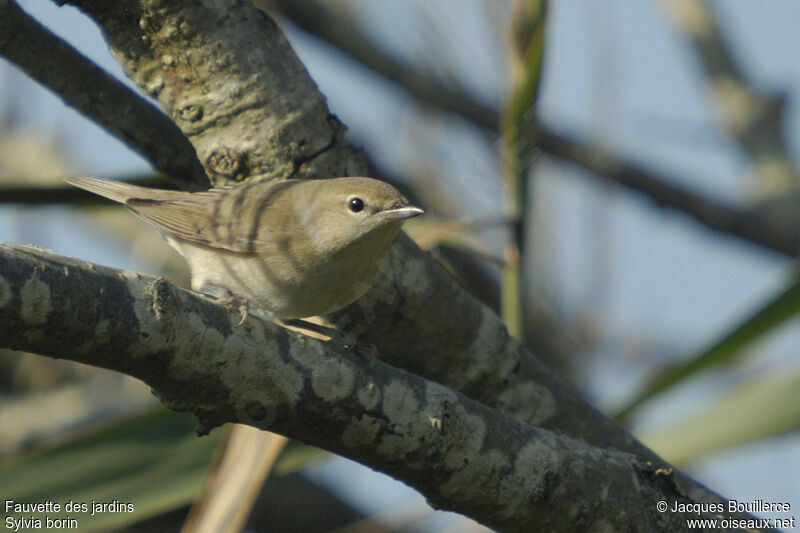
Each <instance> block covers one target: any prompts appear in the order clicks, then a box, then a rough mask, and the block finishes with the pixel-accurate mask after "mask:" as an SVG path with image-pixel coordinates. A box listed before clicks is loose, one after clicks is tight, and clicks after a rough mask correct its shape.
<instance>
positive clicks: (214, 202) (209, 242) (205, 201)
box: [125, 189, 256, 252]
mask: <svg viewBox="0 0 800 533" xmlns="http://www.w3.org/2000/svg"><path fill="white" fill-rule="evenodd" d="M226 192H227V191H226V190H225V189H211V190H208V191H203V192H198V193H193V194H191V195H189V194H186V195H183V196H182V197H180V198H176V199H172V200H151V199H145V198H131V199H129V200H127V201H126V202H125V205H126V206H127V207H128V208H129V209H130V210H131V211H133V212H134V213H136V214H137V215H138V216H139V217H141V218H142V219H144V220H145V221H147V222H149V223H150V224H152V225H154V226H155V227H157V228H158V229H160V230H161V231H164V232H166V233H169V234H170V235H173V236H175V237H177V238H179V239H182V240H184V241H189V242H192V243H195V244H202V245H204V246H210V247H212V248H221V249H223V250H229V251H232V252H254V251H256V250H254V249H253V246H252V245H248V243H249V242H250V240H249V239H248V238H247V234H246V232H245V229H244V228H243V227H242V226H243V221H242V220H241V218H239V217H238V216H237V214H236V213H234V212H231V210H230V205H229V204H230V202H226V201H225V200H226V199H225V198H224V197H223V195H225V194H226Z"/></svg>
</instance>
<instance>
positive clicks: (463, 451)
mask: <svg viewBox="0 0 800 533" xmlns="http://www.w3.org/2000/svg"><path fill="white" fill-rule="evenodd" d="M442 428H443V430H444V431H445V432H446V434H447V436H448V439H450V441H451V442H453V444H454V446H453V447H452V448H451V449H450V451H449V452H448V453H447V457H446V458H445V465H446V466H447V467H448V468H450V469H454V470H456V469H459V468H462V467H463V466H464V465H465V464H466V463H468V462H471V461H472V458H473V457H477V456H478V455H479V453H480V450H481V449H482V448H483V446H484V440H485V439H486V424H485V423H484V421H483V419H482V418H481V417H479V416H476V415H472V414H469V413H468V412H466V410H464V409H463V407H461V406H458V407H457V408H456V409H455V410H454V413H453V415H451V416H450V417H446V418H444V420H443V422H442Z"/></svg>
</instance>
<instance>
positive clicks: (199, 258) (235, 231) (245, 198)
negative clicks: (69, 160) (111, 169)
mask: <svg viewBox="0 0 800 533" xmlns="http://www.w3.org/2000/svg"><path fill="white" fill-rule="evenodd" d="M67 181H68V183H70V184H72V185H75V186H77V187H80V188H82V189H86V190H88V191H90V192H93V193H95V194H98V195H100V196H104V197H106V198H109V199H111V200H114V201H116V202H119V203H122V204H124V205H125V206H126V207H127V208H128V209H130V210H131V211H133V213H135V214H136V215H137V216H139V217H140V218H142V219H144V220H145V221H147V222H148V223H149V224H151V225H153V226H155V227H156V228H157V229H158V230H159V231H161V233H162V234H163V235H164V237H165V238H166V240H167V242H169V244H170V245H171V246H172V247H173V248H175V250H177V251H178V253H180V254H181V255H182V256H183V257H184V258H185V259H186V261H187V263H188V265H189V268H190V270H191V280H192V282H191V285H192V289H193V290H195V291H197V292H201V293H205V294H208V295H211V296H213V297H215V298H218V299H223V300H227V301H231V300H232V299H239V300H244V301H246V302H247V304H248V305H249V306H251V307H254V308H256V309H260V310H262V311H266V312H267V313H269V314H271V315H274V316H275V317H277V318H282V319H292V318H302V317H309V316H313V315H321V314H326V313H331V312H333V311H336V310H338V309H341V308H342V307H345V306H346V305H348V304H350V303H352V302H353V301H355V300H356V299H357V298H358V297H359V296H361V295H362V294H363V293H364V292H366V290H367V289H368V288H369V287H370V285H371V284H372V282H373V281H374V279H375V276H376V275H377V273H378V271H379V269H380V266H381V263H382V262H383V260H384V259H385V256H386V252H387V250H388V248H389V245H390V244H391V242H392V240H393V239H394V238H395V236H396V235H397V232H398V231H399V230H400V226H401V225H402V223H403V221H404V220H405V219H407V218H411V217H414V216H417V215H420V214H422V212H423V211H422V209H420V208H418V207H415V206H413V205H411V204H410V203H409V202H408V200H406V199H405V198H404V197H403V196H402V194H400V193H399V192H398V191H397V190H396V189H395V188H394V187H392V186H391V185H389V184H387V183H384V182H381V181H379V180H375V179H371V178H355V177H353V178H351V177H348V178H333V179H322V180H299V179H298V180H287V181H270V182H254V183H250V184H245V185H241V186H238V187H229V188H219V189H209V190H207V191H203V192H197V193H188V192H179V191H167V190H161V189H151V188H145V187H138V186H135V185H130V184H127V183H122V182H118V181H110V180H102V179H96V178H70V179H68V180H67Z"/></svg>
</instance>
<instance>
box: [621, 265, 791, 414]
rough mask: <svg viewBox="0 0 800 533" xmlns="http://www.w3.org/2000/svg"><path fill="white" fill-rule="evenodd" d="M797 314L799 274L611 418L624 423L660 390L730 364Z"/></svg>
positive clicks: (658, 378) (660, 377)
mask: <svg viewBox="0 0 800 533" xmlns="http://www.w3.org/2000/svg"><path fill="white" fill-rule="evenodd" d="M798 312H800V273H797V272H796V273H795V274H794V277H793V279H792V281H791V282H790V283H789V285H788V286H787V287H786V288H784V289H783V290H782V291H781V292H780V293H778V294H777V295H775V296H774V297H772V298H770V300H769V301H767V302H766V303H765V304H764V305H763V306H761V308H759V309H758V311H756V312H755V313H753V314H752V315H750V316H749V317H747V318H746V319H745V320H743V321H742V322H741V323H739V324H738V325H737V326H736V327H735V328H733V330H731V331H730V332H728V333H726V334H724V335H722V337H720V338H719V339H718V340H717V341H715V342H713V343H712V344H711V345H710V346H708V347H707V348H705V349H703V350H701V351H700V352H698V353H696V354H694V355H690V356H689V357H686V358H681V360H682V361H684V362H683V363H682V364H681V365H680V366H676V367H674V368H672V369H670V370H668V371H666V372H664V373H663V374H661V375H660V376H657V377H656V378H655V379H653V380H652V381H651V382H650V383H649V384H647V385H646V386H645V387H644V388H643V389H642V391H641V392H640V393H639V394H638V395H636V396H635V397H634V398H633V399H632V400H631V401H630V402H628V404H627V405H625V406H624V407H623V408H622V409H620V411H619V412H618V413H617V414H616V415H615V418H616V419H617V420H619V421H625V420H627V419H628V417H630V415H631V414H632V413H633V411H635V410H636V409H637V408H638V407H639V406H640V405H642V404H643V403H644V402H645V401H646V400H648V399H650V398H652V397H653V396H655V395H656V394H658V393H660V392H662V391H663V390H665V389H667V388H669V387H672V386H674V385H676V384H677V383H680V382H681V381H683V380H684V379H686V378H687V377H689V376H693V375H695V374H696V373H697V372H699V371H701V370H703V369H706V368H708V367H710V366H712V365H716V364H720V363H731V362H733V361H735V360H736V359H737V358H738V357H740V355H741V354H742V353H743V352H742V350H743V349H744V348H745V347H747V346H749V345H750V344H751V343H753V342H754V341H756V340H758V339H759V338H761V337H762V336H763V335H765V334H766V333H768V332H769V331H771V330H772V329H774V328H776V327H778V326H780V325H781V324H783V323H784V322H786V321H787V320H789V319H791V318H792V317H794V316H795V315H796V314H797V313H798Z"/></svg>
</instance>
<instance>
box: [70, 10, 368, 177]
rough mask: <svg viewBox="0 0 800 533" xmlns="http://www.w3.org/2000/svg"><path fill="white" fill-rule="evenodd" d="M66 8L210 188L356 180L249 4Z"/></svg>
mask: <svg viewBox="0 0 800 533" xmlns="http://www.w3.org/2000/svg"><path fill="white" fill-rule="evenodd" d="M66 3H69V4H73V5H75V6H76V7H78V8H79V9H81V10H83V11H84V12H86V13H87V14H88V15H90V16H91V17H92V18H93V19H94V20H95V21H96V22H97V23H98V24H100V26H101V28H102V29H103V31H104V32H105V36H106V38H107V40H108V41H109V44H110V45H111V47H112V51H113V52H114V55H115V57H116V58H117V59H118V60H119V62H120V65H121V66H122V68H123V70H125V72H126V73H127V74H128V75H129V76H130V77H131V78H132V79H133V80H134V81H135V82H136V83H137V84H139V86H141V87H142V88H143V89H144V90H146V91H147V92H148V93H149V94H150V95H152V96H153V97H154V98H156V99H157V100H158V102H159V104H160V105H161V108H162V109H163V110H164V111H165V112H166V113H167V115H168V116H169V117H170V118H172V119H173V120H174V121H175V123H176V124H177V125H178V127H180V129H181V130H182V131H183V133H184V134H185V135H186V136H187V137H188V138H189V140H190V141H191V143H192V144H193V145H194V147H195V150H196V151H197V155H198V157H199V158H200V161H201V162H202V163H203V166H204V167H205V169H206V173H207V174H208V177H209V179H210V180H211V181H212V183H213V184H215V185H217V186H220V185H226V184H232V183H236V182H241V181H245V180H249V179H286V178H292V177H320V176H321V177H326V176H334V175H335V176H352V175H363V171H364V170H365V163H364V160H363V158H362V157H361V156H359V155H356V153H355V152H354V151H353V149H352V148H350V147H349V146H348V145H347V144H346V143H344V142H343V140H342V137H343V135H344V130H345V128H344V127H343V126H342V124H341V123H340V122H339V121H338V119H336V117H334V116H333V115H331V114H330V113H329V112H328V109H327V107H326V105H325V97H324V96H323V95H322V94H321V93H320V92H319V91H318V90H317V87H316V85H315V84H314V82H313V80H312V79H311V78H310V77H309V75H308V72H307V71H306V69H305V67H304V66H303V64H302V63H301V62H300V60H299V59H298V58H297V56H296V55H295V54H294V52H293V51H292V49H291V47H290V46H289V43H288V42H287V41H286V38H285V37H284V36H283V34H282V33H281V31H280V29H279V28H278V26H277V25H276V24H275V23H274V22H273V21H272V19H270V18H268V17H266V16H265V15H263V14H262V13H261V12H260V11H258V10H257V9H255V8H254V7H252V5H251V4H250V2H245V1H241V0H215V1H211V2H197V1H191V0H182V1H171V2H167V1H159V0H142V1H141V2H139V1H136V0H121V1H119V2H106V1H105V0H71V1H68V2H66ZM333 169H335V172H332V170H333Z"/></svg>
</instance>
